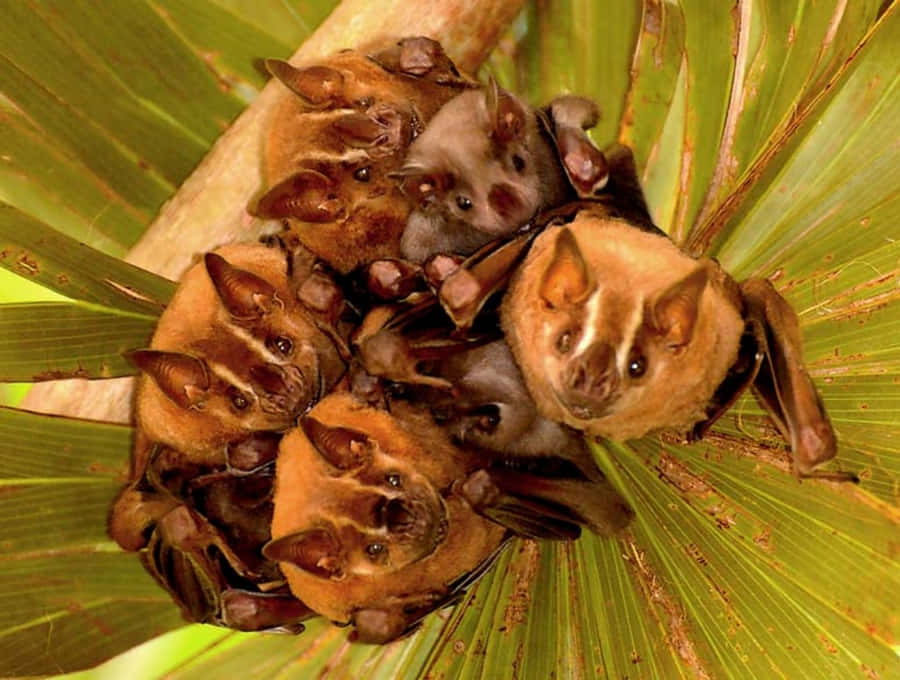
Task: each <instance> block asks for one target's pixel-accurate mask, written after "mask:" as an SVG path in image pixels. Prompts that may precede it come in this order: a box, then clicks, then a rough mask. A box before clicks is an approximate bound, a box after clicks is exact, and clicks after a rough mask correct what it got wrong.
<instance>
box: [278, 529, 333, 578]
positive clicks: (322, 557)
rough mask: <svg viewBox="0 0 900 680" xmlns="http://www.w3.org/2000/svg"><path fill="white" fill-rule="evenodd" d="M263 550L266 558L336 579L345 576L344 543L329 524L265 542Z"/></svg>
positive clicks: (316, 574)
mask: <svg viewBox="0 0 900 680" xmlns="http://www.w3.org/2000/svg"><path fill="white" fill-rule="evenodd" d="M262 554H263V557H265V558H266V559H269V560H273V561H275V562H289V563H290V564H294V565H296V566H298V567H300V568H301V569H303V570H304V571H308V572H309V573H311V574H313V575H315V576H320V577H322V578H331V579H336V580H337V579H340V578H342V577H343V573H344V565H345V562H346V560H345V558H344V553H343V550H341V544H340V542H339V541H338V538H337V536H335V533H334V531H333V529H332V528H331V527H330V526H328V527H317V528H315V529H307V530H306V531H299V532H297V533H294V534H288V535H287V536H282V537H281V538H276V539H274V540H271V541H269V542H268V543H266V544H265V545H264V546H263V548H262Z"/></svg>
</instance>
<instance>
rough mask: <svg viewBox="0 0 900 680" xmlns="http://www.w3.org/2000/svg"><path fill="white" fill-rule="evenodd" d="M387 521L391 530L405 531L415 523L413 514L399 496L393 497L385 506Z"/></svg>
mask: <svg viewBox="0 0 900 680" xmlns="http://www.w3.org/2000/svg"><path fill="white" fill-rule="evenodd" d="M383 514H384V518H385V523H386V524H387V528H388V530H389V531H403V530H404V529H406V528H407V527H409V526H410V525H411V524H413V519H414V518H413V514H412V512H410V510H409V508H408V507H407V506H406V503H404V502H403V501H402V500H400V499H399V498H392V499H391V500H389V501H388V502H387V504H386V505H385V507H384V513H383Z"/></svg>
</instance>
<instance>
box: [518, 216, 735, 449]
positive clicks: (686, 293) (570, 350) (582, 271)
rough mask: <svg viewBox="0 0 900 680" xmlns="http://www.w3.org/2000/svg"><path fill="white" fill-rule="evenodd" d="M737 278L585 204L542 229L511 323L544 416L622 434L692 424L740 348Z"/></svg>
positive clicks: (629, 435)
mask: <svg viewBox="0 0 900 680" xmlns="http://www.w3.org/2000/svg"><path fill="white" fill-rule="evenodd" d="M729 282H730V279H727V277H726V276H725V275H724V274H723V273H722V272H721V270H719V269H718V266H717V265H716V264H715V263H713V262H712V261H710V260H699V261H697V260H694V259H692V258H690V257H688V256H687V255H684V254H683V253H681V251H679V250H678V249H677V247H676V246H674V244H672V243H671V242H670V241H668V240H667V239H666V238H664V237H661V236H657V235H655V234H651V233H647V232H643V231H640V230H638V229H635V228H634V227H632V226H630V225H629V224H627V223H625V222H622V221H620V220H616V219H609V218H598V217H592V216H589V215H588V214H587V213H581V214H579V215H578V216H577V217H576V219H575V221H574V222H572V223H571V224H570V225H568V226H566V227H558V228H554V229H550V230H548V231H547V232H545V233H544V234H543V235H542V236H541V237H539V239H538V240H537V242H536V243H535V246H534V249H533V250H532V252H531V254H530V255H529V257H528V259H527V260H526V262H525V264H524V265H523V267H522V269H521V270H520V272H519V274H518V276H517V278H516V280H515V281H514V283H513V285H512V287H511V289H510V292H509V293H508V297H507V299H506V300H505V301H504V308H503V317H504V328H505V330H506V332H507V338H508V340H509V342H510V345H511V347H512V349H513V353H514V354H515V356H516V358H517V360H518V362H519V364H520V366H521V367H522V370H523V373H524V375H525V378H526V382H527V384H528V387H529V389H530V390H531V392H532V394H533V396H534V398H535V401H536V402H537V404H538V406H539V408H540V409H541V411H542V412H543V413H545V414H546V415H547V416H548V417H550V418H553V419H555V420H558V421H561V422H565V423H567V424H569V425H571V426H572V427H575V428H578V429H581V430H585V431H587V432H589V433H591V434H595V435H600V436H604V437H609V438H613V439H620V440H622V439H630V438H634V437H640V436H643V435H644V434H646V433H648V432H651V431H655V430H659V429H662V428H686V427H689V426H691V425H692V424H693V423H695V422H697V421H698V420H701V419H702V418H703V417H704V416H705V408H706V404H707V403H708V401H709V400H710V398H711V397H712V395H713V393H714V391H715V389H716V387H717V386H718V385H719V384H720V383H721V382H722V380H723V379H724V377H725V375H726V373H727V372H728V369H729V367H731V366H732V365H733V364H734V362H735V360H736V358H737V352H738V346H739V342H740V336H741V334H742V333H743V328H744V322H743V320H742V318H741V315H740V313H739V311H738V310H739V309H740V300H739V298H737V297H736V294H735V293H734V292H733V291H734V290H735V287H734V285H733V284H731V285H729Z"/></svg>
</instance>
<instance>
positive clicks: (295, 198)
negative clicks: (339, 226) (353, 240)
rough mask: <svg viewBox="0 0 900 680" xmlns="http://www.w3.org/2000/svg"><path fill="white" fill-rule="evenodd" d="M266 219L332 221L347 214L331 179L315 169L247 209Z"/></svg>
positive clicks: (296, 176) (280, 185) (297, 175)
mask: <svg viewBox="0 0 900 680" xmlns="http://www.w3.org/2000/svg"><path fill="white" fill-rule="evenodd" d="M248 211H249V212H250V214H251V215H255V216H256V217H262V218H263V219H285V218H296V219H298V220H303V221H304V222H315V223H320V222H332V221H334V220H336V219H337V218H338V217H340V216H341V215H342V214H343V212H344V204H343V202H342V201H341V200H340V198H338V196H337V194H336V193H335V192H334V187H333V182H332V181H331V179H329V178H328V177H326V176H325V175H323V174H322V173H321V172H316V171H315V170H309V169H306V170H300V171H299V172H296V173H294V174H293V175H291V176H290V177H288V178H287V179H285V180H282V181H281V182H279V183H278V184H276V185H275V186H274V187H272V188H271V189H269V190H268V191H267V192H266V193H265V194H263V195H262V196H261V197H260V198H259V199H258V200H257V201H256V203H255V204H254V205H251V206H250V207H249V208H248Z"/></svg>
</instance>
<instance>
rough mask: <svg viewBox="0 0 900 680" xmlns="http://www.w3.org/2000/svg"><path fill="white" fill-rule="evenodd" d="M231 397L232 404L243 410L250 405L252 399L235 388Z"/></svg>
mask: <svg viewBox="0 0 900 680" xmlns="http://www.w3.org/2000/svg"><path fill="white" fill-rule="evenodd" d="M229 398H230V399H231V405H232V406H234V407H235V408H236V409H237V410H238V411H243V410H244V409H246V408H247V407H248V406H250V400H249V399H247V397H245V396H244V395H243V394H241V393H240V392H238V391H237V390H234V391H233V392H232V393H231V394H230V396H229Z"/></svg>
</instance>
